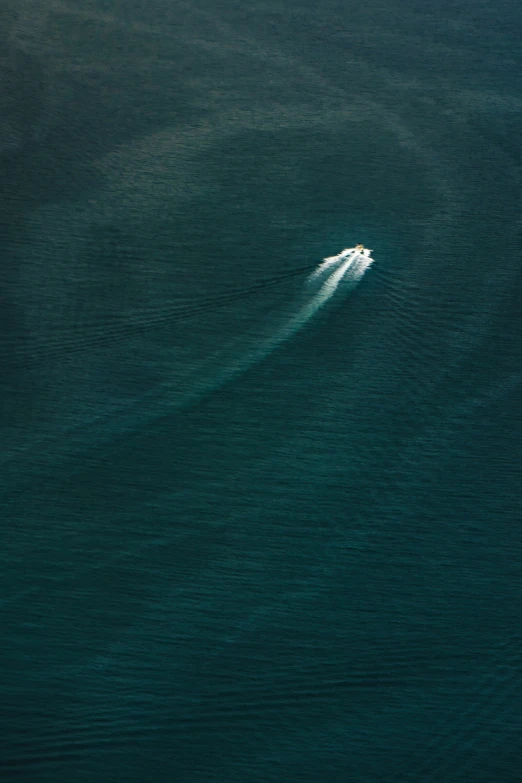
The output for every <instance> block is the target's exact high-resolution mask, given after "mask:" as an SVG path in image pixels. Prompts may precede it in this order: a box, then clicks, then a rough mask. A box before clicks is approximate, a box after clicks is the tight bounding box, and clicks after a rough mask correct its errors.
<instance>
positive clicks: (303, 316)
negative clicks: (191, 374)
mask: <svg viewBox="0 0 522 783" xmlns="http://www.w3.org/2000/svg"><path fill="white" fill-rule="evenodd" d="M370 252H371V251H369V250H367V251H366V252H364V251H360V250H358V249H357V248H347V249H346V250H343V251H342V252H341V253H339V255H337V256H330V257H329V258H326V259H325V260H324V261H323V262H322V264H320V265H319V267H318V269H316V270H315V271H314V272H313V273H312V274H311V275H310V277H309V278H308V281H309V282H310V281H313V280H314V279H316V278H317V276H318V272H319V273H320V274H321V273H322V272H324V271H325V269H326V270H328V269H330V268H331V267H334V271H333V272H330V275H329V277H328V278H327V279H326V281H325V282H324V283H323V284H322V286H321V288H320V289H319V291H318V292H317V293H316V294H315V295H314V296H313V297H312V299H311V300H310V301H309V302H307V303H306V304H305V305H303V307H301V309H300V310H299V311H298V312H297V313H296V315H294V316H293V317H292V318H290V319H289V320H288V321H287V322H286V323H285V324H284V326H282V327H281V328H280V329H279V330H278V331H277V332H276V333H275V334H274V335H273V336H272V337H269V338H268V339H267V340H265V341H264V342H263V343H262V344H261V345H260V346H259V347H258V348H257V349H256V350H254V351H252V352H250V353H249V354H248V356H246V357H244V358H243V359H242V360H241V361H239V362H237V363H236V364H235V365H234V366H233V367H231V368H229V369H228V370H226V371H225V373H224V374H223V375H222V376H221V377H220V379H219V384H216V385H219V386H221V385H222V384H223V383H226V382H227V381H228V380H230V378H232V377H233V376H234V375H237V374H238V373H240V372H244V371H245V370H247V369H248V368H249V367H251V366H253V365H254V364H257V363H258V362H260V361H261V360H262V359H264V358H265V357H266V356H267V355H268V354H269V353H271V352H272V351H273V350H274V348H276V347H277V346H278V345H281V344H282V343H284V342H285V341H286V340H288V339H289V338H290V337H293V335H295V334H296V333H297V332H298V331H299V330H300V329H302V328H303V326H304V325H305V324H306V323H307V322H308V321H309V320H310V319H311V318H312V317H313V316H314V315H315V313H316V312H317V311H318V310H319V308H321V307H322V306H323V305H325V304H326V303H327V302H328V301H329V299H331V298H332V296H333V295H334V294H335V292H336V290H337V288H338V287H339V285H340V283H341V282H343V288H344V289H345V291H346V290H352V289H353V288H355V286H356V285H357V283H358V282H359V281H360V280H361V278H362V276H363V275H364V273H365V272H366V270H367V269H368V267H369V266H370V265H371V264H372V263H373V258H372V257H371V256H370ZM326 262H327V266H326V267H325V266H324V264H325V263H326ZM336 265H337V268H335V266H336Z"/></svg>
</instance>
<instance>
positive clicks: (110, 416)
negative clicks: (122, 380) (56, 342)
mask: <svg viewBox="0 0 522 783" xmlns="http://www.w3.org/2000/svg"><path fill="white" fill-rule="evenodd" d="M372 262H373V259H372V258H371V256H370V251H368V250H365V249H364V248H362V247H361V246H357V247H354V248H348V249H346V250H343V251H342V252H341V253H339V254H338V255H336V256H331V257H329V258H326V259H324V260H323V261H322V263H321V264H319V266H318V267H317V268H316V269H315V270H314V271H313V272H312V274H311V275H309V277H308V279H307V283H306V285H305V288H304V290H303V297H304V302H302V303H301V304H298V303H297V304H296V305H295V306H294V312H293V314H292V311H291V310H290V312H288V313H287V316H286V318H285V319H284V320H283V322H282V323H280V325H279V327H274V326H272V327H271V328H270V327H269V328H270V331H269V334H268V336H266V333H265V335H264V336H262V337H259V324H257V325H256V327H255V335H254V336H252V335H251V336H250V337H249V335H248V334H247V335H246V337H247V341H248V343H249V345H245V342H244V338H243V336H241V337H239V338H238V343H236V342H234V340H233V341H232V343H231V346H232V349H233V352H234V353H236V357H237V354H238V353H240V356H239V357H238V358H236V359H230V358H227V356H226V350H225V355H223V352H222V351H221V353H220V352H219V351H216V353H215V354H213V355H211V356H210V357H209V358H208V360H206V361H205V362H203V364H201V365H199V366H196V367H194V368H193V369H192V371H191V372H190V373H189V374H188V375H187V377H186V378H185V379H184V381H183V379H182V378H181V377H180V374H179V372H172V373H169V375H168V377H167V378H166V379H165V380H163V381H161V382H159V383H157V384H155V385H154V386H153V388H151V389H150V390H149V391H147V392H146V393H145V394H144V395H141V396H140V397H139V398H138V399H136V398H135V399H133V400H127V401H125V402H123V403H121V402H120V403H116V402H115V403H113V404H111V405H109V406H108V407H106V408H105V409H104V411H103V413H99V414H98V415H95V416H92V417H87V418H86V417H80V421H78V422H77V423H76V424H73V425H72V426H71V425H69V426H68V427H67V428H64V429H58V431H56V430H55V431H54V432H53V433H48V434H46V435H43V436H42V437H39V438H36V439H34V440H32V441H30V442H29V443H26V444H24V445H23V446H21V447H20V448H18V449H14V450H13V451H11V453H8V454H6V455H4V458H3V459H2V460H1V462H0V464H1V465H2V470H3V471H4V474H5V475H6V476H7V474H9V476H8V478H9V484H10V485H11V486H13V485H14V484H17V483H18V481H17V479H21V480H22V481H24V480H28V479H30V480H31V481H32V480H34V479H35V478H36V475H35V473H36V474H38V473H39V467H38V466H39V464H40V460H39V459H38V453H39V452H41V451H42V450H45V452H46V455H47V459H49V458H50V461H51V463H52V464H53V465H54V467H55V468H56V467H57V466H58V465H59V464H61V463H63V462H64V460H70V459H71V458H72V457H73V456H74V454H78V453H81V452H82V451H83V450H85V449H90V448H97V447H99V446H101V445H103V444H104V443H106V442H108V441H110V440H112V439H114V438H119V437H121V436H124V435H128V434H130V433H132V432H135V431H136V430H137V429H138V428H139V427H141V426H143V425H144V424H145V423H147V422H149V421H153V420H156V419H158V418H160V417H161V416H164V415H166V414H168V413H169V412H172V411H174V410H177V409H180V408H183V407H185V406H186V405H189V404H192V403H193V402H195V401H197V400H198V399H200V398H201V397H203V396H206V395H207V394H209V393H211V392H213V391H215V390H216V389H218V388H220V387H221V386H223V385H224V384H225V383H227V382H228V381H230V380H232V379H233V378H234V377H236V376H238V375H239V374H241V373H242V372H245V371H246V370H248V369H249V368H250V367H252V366H254V365H255V364H257V363H259V362H260V361H262V360H263V359H264V358H265V357H266V356H268V355H269V354H270V353H271V352H272V351H273V350H275V349H276V348H277V347H279V346H280V345H282V344H283V343H284V342H286V341H287V340H289V339H290V338H291V337H293V336H294V335H295V334H296V333H297V332H299V331H300V330H301V329H302V328H303V327H304V326H305V325H306V324H307V323H308V322H309V321H310V320H311V319H312V318H313V316H314V315H315V313H316V312H317V311H318V310H319V309H320V308H321V307H323V306H324V305H326V303H327V302H328V301H329V300H330V299H332V297H333V296H334V294H335V293H336V292H337V291H338V290H339V291H342V292H343V293H347V292H348V291H350V290H352V289H353V288H354V287H355V286H356V285H357V284H358V282H359V281H360V280H361V278H362V277H363V275H364V273H365V272H366V270H367V269H368V267H369V266H370V265H371V263H372ZM309 270H310V266H306V267H302V268H301V269H298V270H294V271H293V272H292V271H291V272H285V273H284V274H282V275H280V276H277V277H275V278H272V279H270V280H269V281H265V282H263V283H258V284H256V285H255V286H252V287H250V288H248V289H245V290H243V291H235V292H234V293H233V294H230V295H221V296H217V297H215V298H214V299H208V300H205V301H204V302H201V303H199V304H195V305H192V306H189V307H186V308H182V309H176V310H174V311H171V312H169V313H168V314H166V313H163V314H161V316H158V317H154V318H151V319H147V321H144V322H141V324H140V333H142V332H143V330H146V328H147V326H149V325H151V324H154V325H156V324H157V323H158V320H160V321H162V322H163V323H164V324H165V325H168V324H171V323H172V322H174V321H176V322H178V321H182V320H185V319H190V318H193V317H194V316H196V315H202V314H208V313H209V312H212V311H213V310H216V309H218V308H222V307H224V306H230V305H232V304H233V303H234V302H236V301H239V300H243V299H245V298H246V297H250V296H252V295H256V294H260V293H262V292H263V291H265V290H266V289H267V287H268V286H277V284H279V285H282V284H283V283H284V282H285V281H287V280H288V279H291V278H292V277H295V276H297V275H299V274H300V275H302V274H304V273H305V272H306V271H309ZM295 308H297V311H296V309H295ZM108 337H112V339H118V337H119V332H118V330H116V329H115V330H114V331H112V330H109V333H108V334H107V333H106V334H105V339H107V338H108ZM89 342H90V341H89ZM252 342H253V344H252ZM240 343H241V346H240ZM60 349H61V350H62V351H63V350H64V346H61V347H60ZM74 349H75V346H74V345H71V350H72V351H74ZM51 455H52V456H51ZM6 469H7V473H6Z"/></svg>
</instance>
